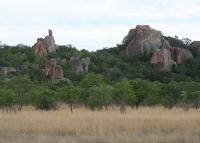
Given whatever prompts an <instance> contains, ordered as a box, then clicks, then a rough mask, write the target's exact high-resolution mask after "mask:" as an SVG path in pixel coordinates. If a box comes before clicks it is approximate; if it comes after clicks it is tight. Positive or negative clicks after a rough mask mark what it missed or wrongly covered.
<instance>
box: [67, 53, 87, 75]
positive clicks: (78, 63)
mask: <svg viewBox="0 0 200 143" xmlns="http://www.w3.org/2000/svg"><path fill="white" fill-rule="evenodd" d="M70 61H71V62H72V63H73V65H74V66H75V72H76V73H77V74H79V73H81V72H88V69H89V65H90V58H89V57H86V58H81V59H80V57H79V55H78V53H77V52H75V53H74V55H73V56H72V57H71V58H70Z"/></svg>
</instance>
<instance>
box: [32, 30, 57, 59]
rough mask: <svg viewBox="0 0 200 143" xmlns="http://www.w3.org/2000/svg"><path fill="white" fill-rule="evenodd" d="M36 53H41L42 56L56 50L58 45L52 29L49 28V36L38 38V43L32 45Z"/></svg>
mask: <svg viewBox="0 0 200 143" xmlns="http://www.w3.org/2000/svg"><path fill="white" fill-rule="evenodd" d="M32 50H33V52H34V53H36V54H39V55H40V56H46V55H49V54H50V53H52V52H55V51H56V45H55V40H54V37H53V36H52V30H49V36H46V37H45V38H44V39H43V38H38V39H37V43H35V44H34V45H33V47H32Z"/></svg>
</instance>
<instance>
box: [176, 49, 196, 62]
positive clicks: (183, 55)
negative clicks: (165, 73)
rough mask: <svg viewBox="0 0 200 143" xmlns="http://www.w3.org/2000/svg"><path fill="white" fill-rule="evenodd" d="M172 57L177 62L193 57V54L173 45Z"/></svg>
mask: <svg viewBox="0 0 200 143" xmlns="http://www.w3.org/2000/svg"><path fill="white" fill-rule="evenodd" d="M172 58H173V59H174V61H175V62H176V63H177V64H180V63H182V62H183V61H185V60H187V59H193V58H194V57H193V55H192V53H191V52H190V51H189V50H186V49H183V48H178V47H173V48H172Z"/></svg>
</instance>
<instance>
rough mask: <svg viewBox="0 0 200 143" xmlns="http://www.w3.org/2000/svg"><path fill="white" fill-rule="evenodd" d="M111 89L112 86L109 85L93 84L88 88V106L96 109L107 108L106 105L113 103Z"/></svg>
mask: <svg viewBox="0 0 200 143" xmlns="http://www.w3.org/2000/svg"><path fill="white" fill-rule="evenodd" d="M113 90H114V88H113V87H112V86H109V85H101V86H93V87H92V88H90V93H89V94H90V96H89V97H88V106H89V107H90V109H92V110H94V109H95V108H96V107H97V108H98V110H102V109H103V107H105V109H106V110H107V107H108V106H109V105H111V104H112V103H113V99H112V97H113Z"/></svg>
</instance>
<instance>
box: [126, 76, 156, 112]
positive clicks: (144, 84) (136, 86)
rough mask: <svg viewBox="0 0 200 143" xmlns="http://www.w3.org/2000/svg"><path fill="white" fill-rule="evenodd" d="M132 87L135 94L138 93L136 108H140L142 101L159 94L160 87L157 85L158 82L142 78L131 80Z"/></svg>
mask: <svg viewBox="0 0 200 143" xmlns="http://www.w3.org/2000/svg"><path fill="white" fill-rule="evenodd" d="M129 83H130V85H131V87H132V89H133V90H134V91H135V95H136V98H137V100H136V102H135V105H136V109H138V106H139V105H140V103H141V102H142V101H143V100H144V99H146V98H148V96H149V98H152V97H151V96H152V95H155V96H156V95H157V94H158V91H159V89H158V87H157V85H156V83H152V82H150V81H147V80H141V79H135V80H130V81H129Z"/></svg>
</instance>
